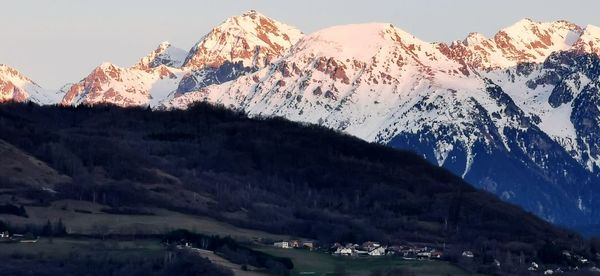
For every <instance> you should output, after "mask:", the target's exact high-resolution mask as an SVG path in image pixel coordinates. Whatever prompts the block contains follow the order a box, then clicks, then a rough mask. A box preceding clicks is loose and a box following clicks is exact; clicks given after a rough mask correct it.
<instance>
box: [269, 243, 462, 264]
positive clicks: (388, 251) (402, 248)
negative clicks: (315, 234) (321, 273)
mask: <svg viewBox="0 0 600 276" xmlns="http://www.w3.org/2000/svg"><path fill="white" fill-rule="evenodd" d="M273 246H274V247H277V248H287V249H293V248H304V249H308V250H323V251H326V252H328V253H330V254H332V255H334V256H346V257H361V256H371V257H382V256H397V257H401V258H403V259H405V260H439V259H441V258H442V257H443V251H442V250H440V249H436V248H431V247H428V246H423V247H419V246H409V245H394V246H386V245H383V244H382V243H380V242H373V241H368V242H364V243H362V244H354V243H347V244H342V243H339V242H338V243H334V244H333V245H331V246H329V247H317V246H316V244H315V242H314V241H300V240H290V241H279V242H275V243H273ZM463 256H464V257H466V258H473V257H474V255H473V253H472V252H471V251H465V252H463Z"/></svg>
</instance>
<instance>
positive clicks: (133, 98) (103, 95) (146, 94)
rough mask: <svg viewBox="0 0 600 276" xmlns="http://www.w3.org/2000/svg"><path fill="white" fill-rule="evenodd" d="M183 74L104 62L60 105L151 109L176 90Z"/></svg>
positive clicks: (181, 72)
mask: <svg viewBox="0 0 600 276" xmlns="http://www.w3.org/2000/svg"><path fill="white" fill-rule="evenodd" d="M183 74H184V71H183V70H181V69H177V68H171V67H167V66H165V65H159V66H158V67H154V68H151V67H148V68H144V69H141V68H139V67H136V66H134V67H131V68H121V67H119V66H117V65H114V64H111V63H108V62H107V63H103V64H102V65H100V66H98V67H96V69H94V71H92V73H90V74H89V75H88V76H87V77H85V78H84V79H83V80H81V81H80V82H78V83H76V84H74V85H73V86H71V87H70V88H69V90H68V91H67V93H66V94H65V96H64V98H63V99H62V104H63V105H80V104H87V105H95V104H107V103H108V104H114V105H118V106H124V107H127V106H148V105H150V106H154V105H156V104H158V102H159V101H160V100H162V99H164V98H165V97H166V96H167V95H168V94H169V93H171V91H174V90H175V89H176V88H177V85H178V83H179V80H180V79H181V77H182V76H183Z"/></svg>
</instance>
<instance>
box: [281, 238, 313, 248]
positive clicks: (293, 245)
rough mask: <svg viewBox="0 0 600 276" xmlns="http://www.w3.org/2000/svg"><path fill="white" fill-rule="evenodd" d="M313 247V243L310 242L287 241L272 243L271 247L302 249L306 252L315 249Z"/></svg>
mask: <svg viewBox="0 0 600 276" xmlns="http://www.w3.org/2000/svg"><path fill="white" fill-rule="evenodd" d="M315 245H316V244H315V242H314V241H310V240H289V241H278V242H275V243H273V246H275V247H277V248H303V249H308V250H314V249H316V247H315Z"/></svg>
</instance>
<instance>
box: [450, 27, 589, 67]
mask: <svg viewBox="0 0 600 276" xmlns="http://www.w3.org/2000/svg"><path fill="white" fill-rule="evenodd" d="M582 33H583V29H582V28H581V27H579V26H577V25H575V24H573V23H571V22H568V21H564V20H559V21H553V22H538V21H534V20H531V19H529V18H526V19H522V20H519V21H518V22H516V23H514V24H513V25H511V26H509V27H506V28H504V29H502V30H500V31H499V32H497V33H496V34H495V35H494V37H492V38H489V39H486V38H485V37H484V36H483V35H480V34H473V33H471V34H469V36H468V37H467V38H466V39H465V40H464V41H463V43H455V44H453V45H452V46H451V47H452V53H453V57H454V58H455V59H459V60H461V62H466V63H467V64H469V65H470V66H472V67H475V68H486V69H497V68H508V67H513V66H516V65H517V64H519V63H521V62H537V63H540V62H543V61H544V60H545V59H546V58H547V57H548V56H550V54H552V53H553V52H556V51H564V50H568V49H570V48H572V47H573V45H574V44H575V43H576V42H577V40H578V39H579V37H580V36H581V34H582Z"/></svg>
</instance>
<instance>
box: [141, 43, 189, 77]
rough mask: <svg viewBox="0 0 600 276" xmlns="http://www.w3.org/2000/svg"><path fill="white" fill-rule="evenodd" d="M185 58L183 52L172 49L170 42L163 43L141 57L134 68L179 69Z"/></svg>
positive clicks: (184, 52)
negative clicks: (159, 67) (163, 67)
mask: <svg viewBox="0 0 600 276" xmlns="http://www.w3.org/2000/svg"><path fill="white" fill-rule="evenodd" d="M186 56H187V52H186V51H185V50H182V49H179V48H176V47H173V46H172V45H171V43H170V42H168V41H163V42H161V43H160V44H159V45H158V47H157V48H156V49H155V50H154V51H153V52H151V53H150V54H148V55H147V56H145V57H143V58H142V59H141V60H140V61H139V62H138V63H137V64H136V65H134V67H136V68H139V69H144V70H148V69H151V68H156V67H158V66H160V65H165V66H168V67H180V66H181V65H183V62H184V60H185V58H186Z"/></svg>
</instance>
